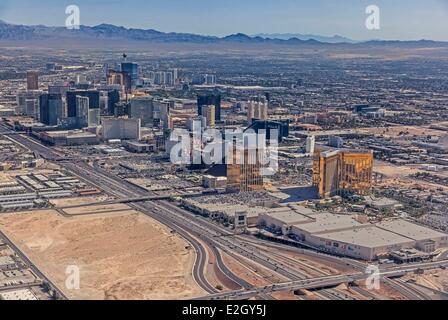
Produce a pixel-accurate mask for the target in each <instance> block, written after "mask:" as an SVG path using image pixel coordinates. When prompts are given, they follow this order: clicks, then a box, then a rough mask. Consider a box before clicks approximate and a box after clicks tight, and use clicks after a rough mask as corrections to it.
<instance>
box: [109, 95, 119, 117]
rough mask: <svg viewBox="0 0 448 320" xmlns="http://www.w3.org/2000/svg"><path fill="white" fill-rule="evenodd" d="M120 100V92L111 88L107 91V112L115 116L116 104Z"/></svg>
mask: <svg viewBox="0 0 448 320" xmlns="http://www.w3.org/2000/svg"><path fill="white" fill-rule="evenodd" d="M118 102H120V92H119V91H118V90H111V91H108V92H107V114H108V115H110V116H113V115H114V114H115V105H116V104H117V103H118Z"/></svg>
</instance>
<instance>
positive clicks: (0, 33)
mask: <svg viewBox="0 0 448 320" xmlns="http://www.w3.org/2000/svg"><path fill="white" fill-rule="evenodd" d="M290 36H291V37H290ZM276 37H279V38H276ZM281 37H283V38H281ZM67 38H69V39H80V40H81V39H126V40H134V41H146V42H163V43H266V44H288V45H300V44H303V45H342V44H348V45H356V44H361V43H364V44H377V45H388V44H395V45H396V44H407V45H419V46H420V45H422V44H425V45H440V44H443V45H448V42H436V41H428V40H420V41H381V40H377V41H367V42H355V41H353V40H351V39H348V38H344V37H341V36H333V37H324V36H312V35H300V34H283V35H282V36H281V35H278V34H277V35H276V34H270V35H269V34H261V35H255V36H249V35H246V34H243V33H237V34H233V35H228V36H225V37H216V36H204V35H197V34H191V33H176V32H161V31H157V30H154V29H134V28H125V27H121V26H115V25H112V24H100V25H97V26H93V27H90V26H80V29H79V30H69V29H67V28H65V27H47V26H44V25H35V26H28V25H15V24H10V23H7V22H4V21H1V20H0V40H9V41H27V40H46V39H67Z"/></svg>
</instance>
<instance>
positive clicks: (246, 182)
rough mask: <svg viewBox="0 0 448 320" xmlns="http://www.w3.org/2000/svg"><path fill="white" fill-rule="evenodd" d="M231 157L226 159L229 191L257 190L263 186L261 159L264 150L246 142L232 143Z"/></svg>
mask: <svg viewBox="0 0 448 320" xmlns="http://www.w3.org/2000/svg"><path fill="white" fill-rule="evenodd" d="M232 148H233V152H232V154H233V155H232V159H226V161H227V190H228V191H231V192H247V191H259V190H263V188H264V178H263V165H262V159H263V156H264V151H265V150H263V149H261V148H258V147H257V146H255V145H253V146H252V145H249V144H247V143H245V144H244V146H237V145H233V146H232Z"/></svg>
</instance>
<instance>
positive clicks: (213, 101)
mask: <svg viewBox="0 0 448 320" xmlns="http://www.w3.org/2000/svg"><path fill="white" fill-rule="evenodd" d="M210 105H214V106H215V120H216V121H221V95H220V94H206V95H200V96H198V115H200V116H202V107H203V106H210Z"/></svg>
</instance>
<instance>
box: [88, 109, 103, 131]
mask: <svg viewBox="0 0 448 320" xmlns="http://www.w3.org/2000/svg"><path fill="white" fill-rule="evenodd" d="M100 121H101V110H100V109H89V119H88V126H89V127H96V126H99V125H100Z"/></svg>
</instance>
